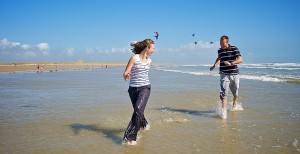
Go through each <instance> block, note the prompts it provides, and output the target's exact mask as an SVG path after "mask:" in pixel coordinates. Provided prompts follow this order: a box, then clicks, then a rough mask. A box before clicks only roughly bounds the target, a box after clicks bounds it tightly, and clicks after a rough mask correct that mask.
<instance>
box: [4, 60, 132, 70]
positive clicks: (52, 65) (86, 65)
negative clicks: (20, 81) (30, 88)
mask: <svg viewBox="0 0 300 154" xmlns="http://www.w3.org/2000/svg"><path fill="white" fill-rule="evenodd" d="M126 64H127V63H125V62H28V63H27V62H25V63H23V62H19V63H0V72H1V73H9V72H20V71H58V70H66V69H93V68H118V67H125V66H126ZM38 66H39V69H38Z"/></svg>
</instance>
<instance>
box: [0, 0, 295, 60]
mask: <svg viewBox="0 0 300 154" xmlns="http://www.w3.org/2000/svg"><path fill="white" fill-rule="evenodd" d="M0 14H1V17H0V22H1V23H0V62H16V61H18V62H20V61H22V62H39V61H50V62H54V61H86V62H97V61H101V62H103V61H105V62H106V61H107V62H115V61H117V62H127V61H128V59H129V58H130V56H132V53H131V51H130V47H129V44H130V43H131V42H132V41H139V40H143V39H145V38H152V39H153V40H155V38H154V32H155V31H158V32H159V33H160V36H159V39H158V40H155V45H156V53H154V54H153V56H152V57H151V58H152V60H153V61H154V62H160V63H164V62H165V63H170V62H171V63H185V64H191V63H192V64H212V63H213V62H214V60H215V59H216V57H217V49H218V48H219V38H220V36H222V35H224V34H226V35H228V36H229V37H230V43H231V44H232V45H235V46H237V47H238V48H239V49H240V51H241V54H242V56H243V59H244V63H265V62H300V54H299V49H298V45H299V44H300V39H299V36H300V28H299V27H300V1H298V0H265V1H260V0H251V1H250V0H249V1H240V0H228V1H222V0H210V1H208V0H207V1H204V0H173V1H162V0H152V1H138V0H128V1H121V0H109V1H104V0H86V1H84V0H41V1H39V0H26V1H25V0H1V1H0ZM193 33H195V34H196V36H195V37H192V34H193ZM195 41H197V42H198V44H197V45H195V44H193V42H195ZM211 41H212V42H214V43H213V44H210V43H209V42H211Z"/></svg>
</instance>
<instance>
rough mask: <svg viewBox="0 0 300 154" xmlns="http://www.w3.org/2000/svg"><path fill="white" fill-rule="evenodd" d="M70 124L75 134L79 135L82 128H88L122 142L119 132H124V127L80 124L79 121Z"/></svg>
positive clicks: (116, 142)
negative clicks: (115, 127)
mask: <svg viewBox="0 0 300 154" xmlns="http://www.w3.org/2000/svg"><path fill="white" fill-rule="evenodd" d="M68 126H69V127H70V128H71V129H72V131H73V134H74V135H78V134H79V133H80V132H81V131H82V130H87V131H92V132H96V133H101V134H103V135H104V136H105V137H106V138H108V139H110V140H112V141H113V142H114V143H115V144H122V138H120V137H119V136H118V134H119V133H121V132H124V129H123V128H122V129H121V128H119V129H111V128H102V127H100V126H98V125H94V124H91V125H86V124H79V123H75V124H71V125H68Z"/></svg>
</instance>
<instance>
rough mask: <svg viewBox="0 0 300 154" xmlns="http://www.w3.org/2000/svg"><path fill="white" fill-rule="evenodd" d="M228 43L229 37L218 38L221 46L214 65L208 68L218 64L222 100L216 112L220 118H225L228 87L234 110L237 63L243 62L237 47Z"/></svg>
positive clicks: (236, 94)
mask: <svg viewBox="0 0 300 154" xmlns="http://www.w3.org/2000/svg"><path fill="white" fill-rule="evenodd" d="M228 43H229V37H228V36H226V35H223V36H222V37H221V38H220V45H221V48H220V49H219V50H218V58H217V59H216V61H215V63H214V65H213V66H212V67H211V68H210V71H212V70H214V68H215V67H216V66H217V65H219V64H220V67H219V73H220V87H221V90H220V99H221V101H222V108H221V111H220V112H219V113H218V114H219V116H220V117H221V118H222V119H226V118H227V108H226V106H227V96H228V91H229V89H230V90H231V92H232V94H233V106H232V110H233V111H234V110H235V109H236V107H237V97H238V90H239V75H238V74H239V69H238V66H237V64H240V63H242V62H243V59H242V56H241V53H240V51H239V49H238V48H237V47H235V46H232V45H230V44H228Z"/></svg>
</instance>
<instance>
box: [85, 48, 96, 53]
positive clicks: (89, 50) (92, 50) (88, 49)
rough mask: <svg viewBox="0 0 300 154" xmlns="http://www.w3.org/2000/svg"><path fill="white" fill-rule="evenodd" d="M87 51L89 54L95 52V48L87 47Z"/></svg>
mask: <svg viewBox="0 0 300 154" xmlns="http://www.w3.org/2000/svg"><path fill="white" fill-rule="evenodd" d="M85 52H86V53H87V54H92V53H94V49H93V48H87V49H86V50H85Z"/></svg>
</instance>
